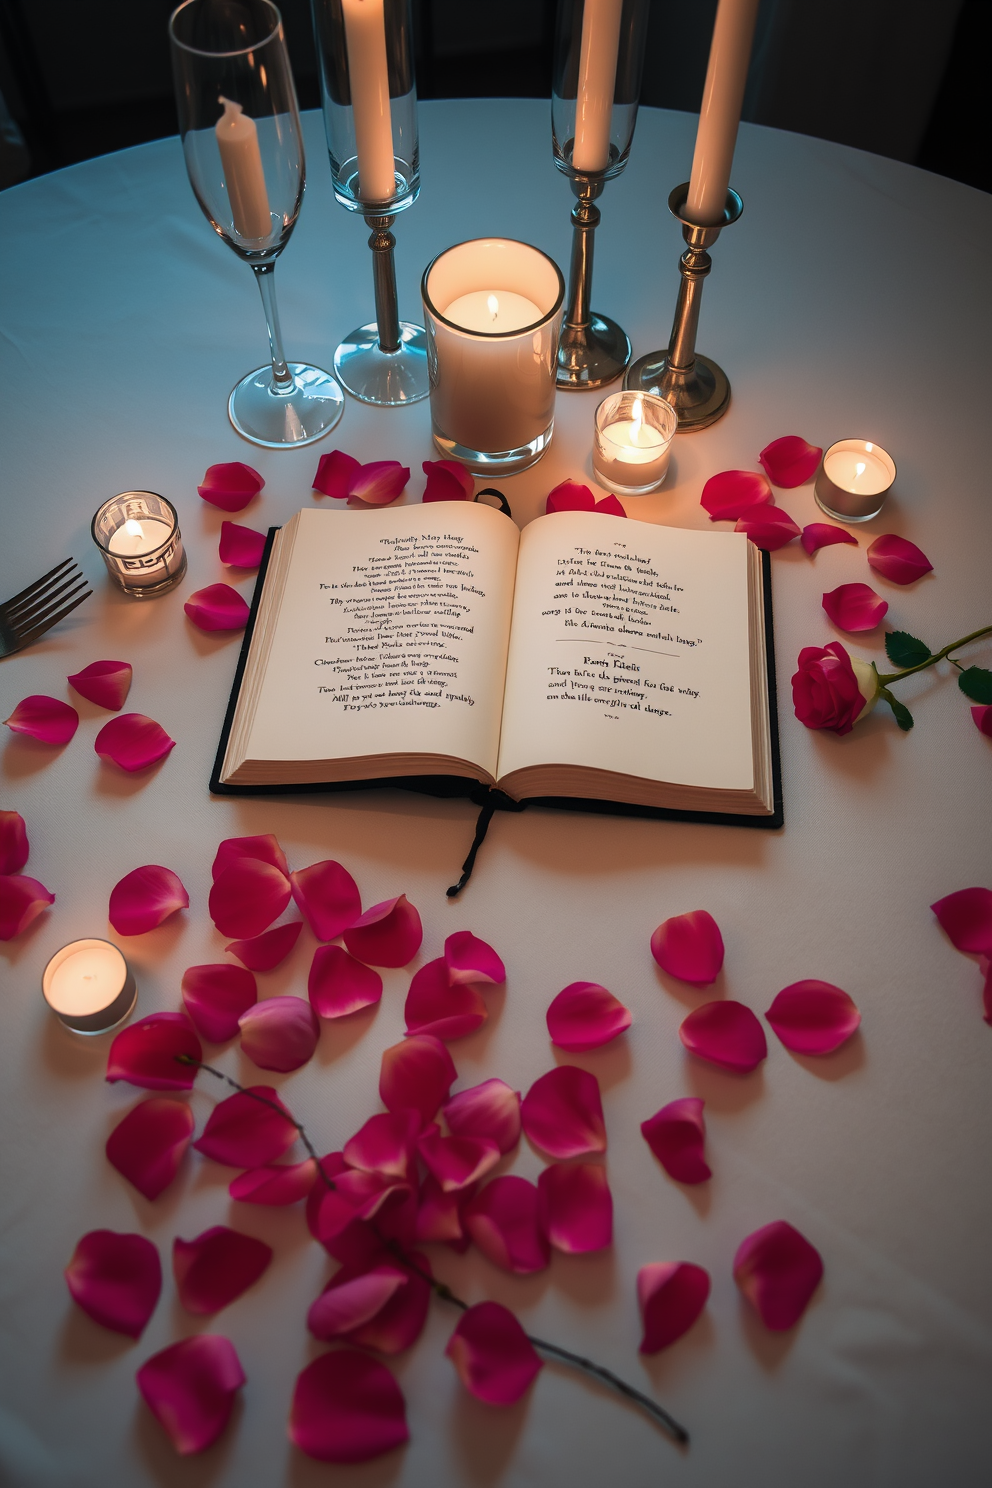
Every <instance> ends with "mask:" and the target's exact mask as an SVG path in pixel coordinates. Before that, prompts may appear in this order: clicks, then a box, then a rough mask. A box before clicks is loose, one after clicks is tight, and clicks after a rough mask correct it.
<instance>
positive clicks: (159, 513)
mask: <svg viewBox="0 0 992 1488" xmlns="http://www.w3.org/2000/svg"><path fill="white" fill-rule="evenodd" d="M93 541H94V542H95V543H96V545H97V547H98V548H99V549H100V553H101V554H102V556H103V561H104V563H105V564H106V565H107V571H108V573H109V574H110V577H111V578H112V579H113V581H114V583H115V584H116V585H117V586H118V587H119V588H121V589H123V590H124V593H125V594H130V595H131V597H132V598H133V599H153V598H154V597H155V596H156V595H159V594H164V593H165V592H166V591H167V590H169V589H171V588H172V587H173V586H174V585H175V584H178V583H179V580H180V579H181V578H182V576H183V574H184V573H185V572H186V554H185V551H184V550H183V540H182V534H181V532H180V531H179V518H178V517H177V515H176V509H175V507H174V506H173V505H172V503H171V502H170V501H167V500H166V499H165V497H164V496H158V495H156V493H155V492H154V491H123V492H122V493H121V495H120V496H112V497H111V499H110V500H109V501H105V502H104V503H103V505H102V506H101V508H100V510H99V511H98V512H97V514H96V516H95V517H94V518H93Z"/></svg>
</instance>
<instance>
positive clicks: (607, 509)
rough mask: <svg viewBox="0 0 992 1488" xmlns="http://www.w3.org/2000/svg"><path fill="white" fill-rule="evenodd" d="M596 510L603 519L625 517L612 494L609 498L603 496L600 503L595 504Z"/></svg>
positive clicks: (621, 507)
mask: <svg viewBox="0 0 992 1488" xmlns="http://www.w3.org/2000/svg"><path fill="white" fill-rule="evenodd" d="M596 510H597V512H599V513H600V515H601V516H604V517H625V516H626V515H627V513H626V512H625V511H624V509H623V506H622V505H621V503H620V501H619V500H618V498H617V497H616V496H614V495H613V494H612V492H611V494H610V495H609V496H604V497H603V499H602V501H597V502H596Z"/></svg>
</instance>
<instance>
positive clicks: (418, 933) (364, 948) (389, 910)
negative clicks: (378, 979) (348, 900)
mask: <svg viewBox="0 0 992 1488" xmlns="http://www.w3.org/2000/svg"><path fill="white" fill-rule="evenodd" d="M423 938H424V927H423V925H422V924H421V922H420V915H419V914H418V913H417V911H416V910H415V909H414V907H413V905H412V904H411V903H410V901H409V899H407V897H406V895H405V894H400V896H399V898H398V899H386V900H384V902H383V903H382V904H374V905H373V906H372V908H371V909H367V910H366V911H365V913H364V914H363V915H362V916H361V918H360V919H358V920H356V921H355V923H354V924H353V925H352V926H350V928H349V929H347V930H345V931H344V932H343V939H344V943H345V945H346V946H347V947H348V950H349V951H350V952H351V954H352V955H353V956H355V957H357V958H358V960H359V961H364V962H366V963H367V964H368V965H369V966H406V964H407V962H408V961H412V960H413V958H414V956H415V955H416V954H417V952H418V951H419V950H420V944H421V941H422V940H423Z"/></svg>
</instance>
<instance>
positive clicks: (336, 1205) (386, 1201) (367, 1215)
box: [314, 1168, 411, 1245]
mask: <svg viewBox="0 0 992 1488" xmlns="http://www.w3.org/2000/svg"><path fill="white" fill-rule="evenodd" d="M410 1192H411V1190H410V1186H409V1184H406V1183H398V1182H396V1180H395V1179H392V1178H388V1177H386V1176H385V1175H384V1174H383V1173H365V1172H361V1171H360V1170H357V1169H353V1168H348V1169H346V1170H345V1171H344V1172H342V1173H339V1174H338V1176H337V1177H336V1178H335V1179H334V1188H333V1189H332V1190H328V1191H327V1192H326V1193H324V1194H323V1195H321V1197H320V1200H319V1204H318V1206H317V1209H316V1213H315V1215H314V1223H315V1228H316V1231H317V1239H318V1240H319V1241H320V1243H321V1244H322V1245H329V1244H330V1243H331V1242H332V1241H334V1240H335V1239H336V1238H337V1237H338V1236H339V1235H341V1234H342V1233H343V1232H344V1231H345V1230H346V1229H348V1227H349V1226H350V1225H351V1224H352V1223H353V1222H354V1221H355V1220H368V1219H375V1218H376V1217H377V1216H379V1215H381V1214H382V1213H383V1212H384V1211H386V1212H388V1210H389V1208H390V1207H391V1206H392V1205H393V1204H394V1203H402V1202H404V1201H405V1200H406V1198H407V1196H408V1195H409V1194H410ZM380 1243H381V1242H380Z"/></svg>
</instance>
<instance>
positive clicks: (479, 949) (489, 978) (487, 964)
mask: <svg viewBox="0 0 992 1488" xmlns="http://www.w3.org/2000/svg"><path fill="white" fill-rule="evenodd" d="M444 959H445V962H446V964H447V967H448V980H449V981H450V982H451V984H452V985H453V986H454V985H455V984H456V983H462V982H469V983H471V982H493V983H499V982H505V981H506V967H505V966H504V965H503V963H502V961H501V960H500V958H499V957H498V956H497V954H496V952H495V951H494V950H493V948H492V946H491V945H489V944H488V943H487V942H486V941H484V940H480V939H479V937H478V936H477V935H473V934H472V932H471V930H456V931H455V933H454V934H453V935H449V936H448V938H447V940H446V941H445V942H444Z"/></svg>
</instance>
